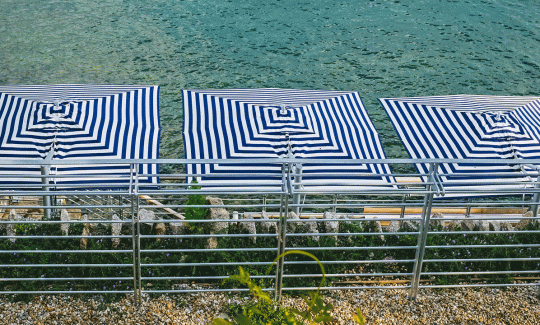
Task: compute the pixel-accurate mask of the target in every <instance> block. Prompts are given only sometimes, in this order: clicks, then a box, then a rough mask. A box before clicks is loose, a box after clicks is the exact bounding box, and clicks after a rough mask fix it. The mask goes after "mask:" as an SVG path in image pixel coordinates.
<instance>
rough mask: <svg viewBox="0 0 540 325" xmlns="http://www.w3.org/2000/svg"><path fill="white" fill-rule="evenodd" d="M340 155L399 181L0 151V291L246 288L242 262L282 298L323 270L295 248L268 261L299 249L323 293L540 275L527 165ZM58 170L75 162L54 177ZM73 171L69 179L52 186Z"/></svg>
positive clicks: (533, 279) (529, 280)
mask: <svg viewBox="0 0 540 325" xmlns="http://www.w3.org/2000/svg"><path fill="white" fill-rule="evenodd" d="M337 162H338V163H339V164H343V165H344V166H345V165H346V164H351V163H355V164H359V163H361V164H382V163H385V164H390V165H391V166H392V169H393V170H394V171H403V172H395V173H393V174H391V175H387V176H389V177H391V180H392V182H391V183H390V184H388V185H385V186H382V185H381V184H375V185H374V184H370V183H369V182H363V181H359V182H358V185H357V186H356V185H355V186H351V184H350V181H347V182H343V184H340V182H339V181H336V182H333V183H332V185H331V186H327V185H328V183H327V182H326V183H324V184H322V183H321V184H320V185H321V186H317V184H316V183H315V184H314V183H313V181H310V183H309V184H308V183H306V182H305V181H304V180H303V179H302V177H301V176H302V175H301V168H300V167H301V165H302V164H306V163H317V164H323V165H324V164H336V160H332V161H328V160H304V159H303V160H296V159H282V160H262V159H261V160H257V159H255V160H229V161H226V163H227V164H228V166H233V167H234V168H237V169H239V170H240V169H242V168H245V166H247V165H248V164H274V165H276V166H279V167H280V168H278V169H277V170H278V171H276V172H271V171H269V172H268V173H267V174H264V175H261V174H256V175H255V174H254V175H253V177H254V178H257V177H260V178H261V179H273V180H279V184H280V185H278V186H265V185H264V183H260V184H258V185H257V184H247V183H244V182H243V181H242V180H241V179H240V178H236V177H235V174H234V172H233V173H228V174H226V175H223V176H224V177H225V176H226V177H227V178H226V179H225V181H219V182H211V181H209V182H205V183H200V184H194V183H187V182H186V179H188V178H190V177H195V178H197V177H200V176H201V175H198V174H191V175H188V174H186V173H185V172H183V170H185V165H186V164H219V163H224V161H218V160H190V161H188V160H182V159H179V160H165V159H162V160H127V161H122V163H123V164H124V163H125V164H127V165H130V166H131V168H130V169H131V173H129V174H127V175H114V174H107V175H105V176H104V175H99V176H96V175H95V174H93V175H85V174H84V168H81V166H82V167H84V166H85V165H91V164H99V165H111V166H113V165H118V161H117V160H98V161H96V160H94V161H92V160H87V161H60V162H58V161H55V162H51V161H18V160H5V161H3V162H1V164H2V166H0V167H2V168H3V170H4V171H10V172H9V173H8V172H5V174H3V176H1V179H0V208H1V209H0V218H1V219H0V260H1V263H0V293H2V294H53V293H54V294H60V293H63V294H65V293H70V294H73V293H81V294H118V293H134V294H135V295H136V296H139V295H140V294H141V293H180V292H201V291H213V292H219V291H228V292H231V291H246V290H247V289H245V288H242V287H239V286H238V285H237V284H234V283H229V282H224V283H223V281H224V280H225V279H227V278H228V276H229V275H230V274H233V273H236V272H237V271H238V267H240V266H241V267H243V268H244V269H246V270H247V271H248V272H249V273H250V274H251V276H252V278H255V279H259V280H260V281H261V282H262V283H263V285H264V286H265V287H266V288H267V289H266V290H270V291H274V293H275V295H276V298H278V299H279V298H280V296H281V294H282V292H283V291H291V290H315V289H317V288H318V286H319V281H320V280H321V279H322V272H321V269H320V268H319V266H318V264H317V262H316V261H314V260H311V259H309V258H307V257H306V256H304V255H298V254H291V255H287V256H285V257H283V258H280V259H279V260H277V262H276V263H273V260H274V259H276V257H277V256H278V255H281V254H283V253H285V252H289V251H294V250H300V251H305V252H309V253H312V254H313V255H315V256H316V257H318V258H319V259H320V260H321V262H322V265H323V266H324V267H325V270H326V280H327V281H326V282H325V283H323V285H322V287H321V289H322V290H341V289H366V288H370V289H387V288H401V289H407V290H410V295H411V297H413V298H415V297H416V296H417V294H418V290H419V288H423V287H426V288H440V287H456V286H459V287H463V286H522V285H538V279H540V277H539V275H538V273H540V271H539V270H540V269H539V267H538V266H539V265H540V249H539V248H540V242H539V239H540V230H539V228H538V222H537V219H538V218H537V210H538V201H539V193H540V189H539V186H538V184H539V183H538V180H537V174H538V172H537V171H536V170H535V169H529V170H531V171H530V172H523V174H522V175H521V177H519V178H515V179H513V180H512V181H509V180H508V179H505V180H504V181H501V180H497V179H490V178H485V181H483V182H482V183H475V184H473V185H474V186H447V185H446V184H445V182H443V181H442V179H445V180H447V179H449V178H451V177H455V175H454V176H453V175H441V174H440V173H439V171H438V168H437V165H438V164H442V163H445V164H450V163H458V162H459V163H464V162H466V163H480V162H481V163H483V164H496V163H500V161H490V160H482V161H474V160H468V161H458V160H445V161H441V160H412V159H388V160H357V161H349V160H343V161H337ZM146 163H153V164H159V165H160V168H161V170H162V172H161V174H159V175H144V174H141V173H139V172H138V170H139V166H140V164H146ZM415 163H426V164H430V166H431V168H430V172H429V173H427V174H419V173H417V172H412V170H414V169H413V164H415ZM508 163H509V164H522V165H524V164H528V165H532V164H534V163H535V161H532V160H530V161H529V160H509V161H508ZM53 165H54V166H63V167H74V169H80V170H81V171H80V172H71V173H70V174H69V175H67V176H66V175H65V174H55V173H54V172H50V170H51V168H50V167H51V166H53ZM31 167H34V169H32V168H31ZM36 167H37V169H38V170H39V167H43V168H41V169H42V173H38V174H36V173H35V170H36ZM234 168H233V170H234ZM340 175H343V174H340ZM151 176H159V178H160V182H159V184H157V185H152V184H150V185H149V184H142V183H141V182H140V181H139V180H140V179H142V178H147V177H151ZM330 176H331V175H330ZM350 176H351V178H354V177H357V176H359V175H350ZM242 177H245V173H242ZM66 178H72V179H74V178H76V179H77V180H78V183H73V184H70V185H69V186H68V185H65V184H66V183H65V182H59V180H61V181H65V180H66ZM113 178H114V182H112V181H111V182H108V180H112V179H113ZM29 180H34V181H29ZM36 180H37V181H36ZM97 180H99V181H97ZM118 180H123V181H124V183H122V182H120V184H121V185H119V182H118ZM90 183H91V184H92V185H91V186H89V185H88V184H90ZM58 184H63V185H58ZM122 184H123V185H122ZM272 184H275V182H273V183H272ZM322 185H325V186H322ZM469 185H470V184H469ZM528 211H530V212H528ZM186 217H187V218H186Z"/></svg>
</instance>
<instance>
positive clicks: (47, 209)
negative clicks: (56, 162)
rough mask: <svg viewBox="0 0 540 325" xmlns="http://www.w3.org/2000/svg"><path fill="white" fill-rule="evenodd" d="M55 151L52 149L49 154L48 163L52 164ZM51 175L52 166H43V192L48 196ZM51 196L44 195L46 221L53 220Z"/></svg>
mask: <svg viewBox="0 0 540 325" xmlns="http://www.w3.org/2000/svg"><path fill="white" fill-rule="evenodd" d="M53 152H54V149H53V148H51V150H50V151H49V153H47V157H45V161H46V162H51V160H52V156H53ZM50 174H51V164H48V165H41V183H42V184H43V192H45V194H47V193H48V192H49V175H50ZM51 206H52V204H51V196H50V195H44V196H43V216H44V217H45V219H46V220H50V219H51Z"/></svg>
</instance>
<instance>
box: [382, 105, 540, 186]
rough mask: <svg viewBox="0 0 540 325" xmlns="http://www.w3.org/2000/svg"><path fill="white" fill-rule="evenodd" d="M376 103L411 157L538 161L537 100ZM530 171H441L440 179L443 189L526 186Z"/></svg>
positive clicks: (456, 167) (454, 167) (451, 167)
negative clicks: (488, 184) (506, 184)
mask: <svg viewBox="0 0 540 325" xmlns="http://www.w3.org/2000/svg"><path fill="white" fill-rule="evenodd" d="M379 101H380V102H381V104H382V105H383V107H384V108H385V110H386V112H387V113H388V116H389V117H390V120H391V121H392V123H393V125H394V128H395V129H396V131H397V133H398V135H399V137H400V138H401V140H402V141H403V143H404V145H405V147H406V149H407V151H408V152H409V155H410V156H411V158H453V159H500V160H501V161H503V160H504V159H517V158H540V97H518V96H480V95H449V96H428V97H410V98H380V99H379ZM417 168H418V170H419V172H421V173H426V172H427V170H428V167H427V165H424V164H418V165H417ZM530 171H531V170H530V169H529V168H527V167H526V166H522V165H509V164H505V163H503V162H502V163H501V164H498V165H478V164H467V163H460V164H441V165H440V168H439V172H441V173H444V174H449V176H448V177H443V178H442V179H443V181H445V182H446V183H447V185H452V184H453V185H458V184H461V185H464V184H469V185H474V184H477V185H478V184H479V183H478V182H489V180H496V181H500V182H503V183H504V182H507V181H508V182H510V181H516V180H517V181H527V180H529V181H530V178H529V177H523V176H524V174H525V173H527V172H530ZM505 174H506V175H505ZM529 174H530V173H529ZM498 185H501V184H498ZM498 185H497V186H498ZM502 185H504V184H502Z"/></svg>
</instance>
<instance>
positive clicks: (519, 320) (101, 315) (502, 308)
mask: <svg viewBox="0 0 540 325" xmlns="http://www.w3.org/2000/svg"><path fill="white" fill-rule="evenodd" d="M326 300H327V302H331V303H332V304H333V305H334V307H335V308H334V313H333V316H334V317H335V318H336V322H335V324H353V322H352V316H351V315H352V313H353V312H354V311H355V309H356V307H359V308H360V309H361V310H362V312H363V313H364V316H365V317H366V320H367V323H368V324H540V303H539V302H540V301H539V299H538V289H537V287H532V286H528V287H519V288H518V287H514V288H510V289H494V288H484V289H472V288H458V289H446V290H431V289H422V290H421V291H420V294H419V296H418V299H417V300H416V301H415V302H413V301H410V300H408V298H407V292H406V291H405V290H401V289H388V290H361V291H359V290H354V291H353V290H347V291H339V292H338V291H335V292H327V293H326ZM242 301H245V300H244V298H243V297H241V296H238V295H227V294H221V293H219V294H217V293H199V294H179V295H169V296H166V295H163V296H161V297H158V298H149V297H148V296H143V302H142V304H141V306H139V307H137V306H136V305H135V304H134V302H133V300H132V297H130V296H128V297H125V298H122V299H120V300H119V301H115V302H108V303H107V302H103V301H102V300H101V299H100V298H94V299H89V298H85V299H78V298H74V297H71V296H38V297H34V298H32V299H31V301H30V302H13V301H11V300H10V299H8V298H7V297H2V298H1V299H0V324H207V323H209V322H211V320H212V319H213V318H214V317H216V316H219V315H220V314H221V313H223V312H224V311H225V306H226V305H227V304H228V303H241V302H242ZM283 303H284V305H286V306H300V305H301V299H300V298H291V297H286V298H285V299H284V301H283Z"/></svg>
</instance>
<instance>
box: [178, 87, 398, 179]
mask: <svg viewBox="0 0 540 325" xmlns="http://www.w3.org/2000/svg"><path fill="white" fill-rule="evenodd" d="M183 103H184V144H185V152H186V158H188V159H243V158H244V159H247V158H285V157H293V158H319V159H371V158H372V159H382V158H385V155H384V151H383V149H382V145H381V142H380V139H379V135H378V134H377V132H376V130H375V128H374V126H373V124H372V122H371V120H370V119H369V116H368V114H367V112H366V110H365V108H364V106H363V104H362V100H361V98H360V96H359V95H358V93H356V92H343V91H317V90H293V89H276V88H269V89H234V90H184V92H183ZM289 154H290V155H289ZM187 168H188V173H196V174H202V175H203V176H202V177H201V181H202V182H205V181H211V182H214V183H219V182H220V181H223V182H226V181H229V182H230V181H231V180H230V178H229V177H228V176H227V174H230V175H232V174H235V175H234V178H235V181H241V183H242V184H248V183H251V184H261V183H264V184H267V185H279V184H281V165H274V166H271V165H268V164H267V165H252V166H250V167H249V168H246V169H245V170H244V171H245V172H249V173H250V174H257V173H259V174H261V175H262V174H264V177H263V176H261V178H260V179H253V177H252V176H250V175H248V174H247V173H246V175H245V176H242V175H241V173H242V171H238V170H237V169H238V168H235V167H233V166H229V165H226V164H198V165H188V166H187ZM389 172H390V169H389V166H388V165H369V166H368V165H364V164H357V165H320V164H319V165H314V164H305V165H303V181H304V182H305V183H306V185H310V184H311V185H313V186H315V185H320V186H333V185H351V186H358V185H360V184H368V183H370V184H371V183H373V184H387V182H389V178H388V177H385V176H381V174H386V173H389ZM239 173H240V174H239ZM272 173H273V177H272V175H270V174H272ZM272 180H274V182H272Z"/></svg>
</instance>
